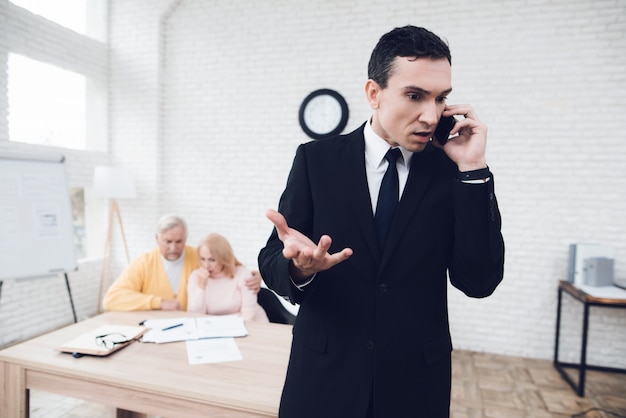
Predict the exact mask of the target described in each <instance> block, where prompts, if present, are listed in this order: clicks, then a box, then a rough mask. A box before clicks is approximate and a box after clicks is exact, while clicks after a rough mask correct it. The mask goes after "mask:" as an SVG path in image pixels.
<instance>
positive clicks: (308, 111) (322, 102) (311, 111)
mask: <svg viewBox="0 0 626 418" xmlns="http://www.w3.org/2000/svg"><path fill="white" fill-rule="evenodd" d="M298 118H299V120H300V126H301V127H302V130H303V131H304V132H305V133H306V134H307V135H308V136H309V137H311V138H313V139H322V138H328V137H331V136H334V135H338V134H340V133H341V131H343V128H345V127H346V124H347V123H348V104H347V103H346V100H345V99H344V98H343V96H342V95H341V94H339V93H338V92H336V91H335V90H331V89H319V90H315V91H314V92H312V93H311V94H309V95H308V96H306V97H305V98H304V100H303V101H302V104H301V105H300V110H299V112H298Z"/></svg>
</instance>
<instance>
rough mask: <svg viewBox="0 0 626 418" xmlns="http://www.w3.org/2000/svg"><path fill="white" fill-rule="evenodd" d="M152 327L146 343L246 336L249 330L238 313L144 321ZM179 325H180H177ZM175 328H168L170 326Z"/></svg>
mask: <svg viewBox="0 0 626 418" xmlns="http://www.w3.org/2000/svg"><path fill="white" fill-rule="evenodd" d="M144 325H145V326H146V327H148V328H150V331H148V332H146V333H145V334H144V336H143V342H146V343H169V342H174V341H187V340H199V339H204V338H222V337H245V336H246V335H248V330H247V329H246V327H245V324H244V321H243V318H241V317H240V316H238V315H216V316H201V317H197V318H193V317H182V318H171V319H155V320H154V319H151V320H147V321H145V322H144ZM176 325H178V326H176ZM173 326H176V327H175V328H171V329H166V328H168V327H173Z"/></svg>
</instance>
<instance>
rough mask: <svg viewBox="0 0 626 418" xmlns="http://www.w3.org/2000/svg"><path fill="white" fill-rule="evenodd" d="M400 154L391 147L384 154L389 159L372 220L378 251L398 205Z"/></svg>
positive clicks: (397, 149) (387, 233)
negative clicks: (398, 162) (376, 236)
mask: <svg viewBox="0 0 626 418" xmlns="http://www.w3.org/2000/svg"><path fill="white" fill-rule="evenodd" d="M401 155H402V153H401V152H400V149H399V148H392V149H390V150H389V151H387V154H385V159H387V161H389V166H388V167H387V171H386V172H385V176H384V177H383V181H382V183H381V184H380V191H379V192H378V203H377V204H376V215H375V216H374V221H375V222H376V228H377V229H378V243H379V248H380V251H381V252H382V251H383V249H384V248H385V241H386V240H387V235H389V229H390V228H391V222H392V221H393V215H394V214H395V212H396V207H397V206H398V196H399V195H400V192H399V187H400V186H399V185H398V169H397V168H396V160H397V159H398V158H399V157H400V156H401Z"/></svg>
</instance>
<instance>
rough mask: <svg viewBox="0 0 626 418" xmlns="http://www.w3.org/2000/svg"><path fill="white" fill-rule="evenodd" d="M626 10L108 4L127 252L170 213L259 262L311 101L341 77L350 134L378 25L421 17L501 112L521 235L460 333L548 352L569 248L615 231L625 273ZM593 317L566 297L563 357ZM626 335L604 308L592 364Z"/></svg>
mask: <svg viewBox="0 0 626 418" xmlns="http://www.w3.org/2000/svg"><path fill="white" fill-rule="evenodd" d="M0 4H1V3H0ZM625 9H626V1H625V0H613V1H601V2H597V1H591V0H585V1H583V0H574V1H565V0H555V1H550V2H546V1H524V2H497V1H488V0H478V1H475V2H471V3H468V2H464V1H461V0H452V1H447V2H442V1H419V2H414V1H408V0H402V1H397V2H387V1H377V0H360V1H358V2H356V1H347V0H337V1H333V2H330V1H277V0H273V1H264V2H259V1H254V0H240V1H237V2H232V1H226V0H214V1H208V0H182V1H165V0H163V1H158V2H154V1H149V0H133V1H121V0H112V2H111V7H110V22H111V28H110V32H109V33H110V56H109V59H110V64H111V73H110V75H109V77H110V81H111V118H110V134H111V138H112V150H113V155H112V158H113V160H115V161H120V162H123V163H125V164H127V165H128V166H130V168H131V169H132V170H133V171H134V173H135V175H136V176H137V179H138V191H139V198H138V199H136V200H134V201H128V202H121V207H122V213H123V214H124V222H125V229H126V235H127V238H128V242H129V245H130V248H131V255H132V256H135V255H138V254H139V253H140V252H142V251H145V250H147V249H149V248H151V247H152V246H153V245H154V241H153V227H154V223H155V221H156V219H157V217H158V216H159V215H161V214H162V213H166V212H178V213H180V214H181V215H183V216H185V217H186V218H187V220H188V221H189V224H190V227H191V235H190V240H189V242H190V244H195V243H196V242H198V241H199V240H200V238H201V237H202V236H203V235H204V234H206V233H208V232H211V231H216V232H221V233H223V234H224V235H226V236H227V237H228V238H229V239H230V240H231V242H232V244H233V246H234V248H235V250H236V252H237V255H238V257H239V258H240V259H241V260H242V261H243V262H244V263H245V264H247V265H248V266H250V267H253V268H254V267H256V256H257V254H258V250H259V249H260V248H261V247H262V246H263V245H264V242H265V240H266V239H267V236H268V234H269V232H270V229H271V224H270V223H269V221H267V220H266V219H265V218H264V216H263V213H264V211H265V209H266V208H268V207H276V205H277V203H278V197H279V194H280V193H281V191H282V189H283V187H284V184H285V181H286V176H287V174H288V171H289V168H290V166H291V161H292V158H293V154H294V151H295V148H296V146H297V145H298V144H299V143H301V142H304V141H306V140H307V138H306V137H305V136H304V134H303V132H302V131H301V130H300V128H299V126H298V120H297V111H298V107H299V105H300V102H301V100H302V99H303V98H304V97H305V96H306V95H307V94H308V93H309V92H310V91H312V90H314V89H317V88H321V87H329V88H333V89H336V90H338V91H339V92H341V93H342V94H343V95H344V97H345V98H346V100H347V102H348V105H349V108H350V112H351V115H350V120H349V123H348V128H347V129H346V130H351V129H354V128H356V127H357V126H359V125H360V124H361V123H362V122H363V121H364V120H365V119H366V118H367V117H368V115H369V109H368V107H367V104H366V102H365V99H364V95H363V84H364V82H365V79H366V66H367V61H368V59H369V53H370V52H371V49H372V48H373V46H374V44H375V43H376V41H377V40H378V38H379V36H380V35H382V34H383V33H384V32H386V31H388V30H390V29H391V28H393V27H395V26H401V25H404V24H408V23H411V24H416V25H422V26H425V27H427V28H429V29H432V30H433V31H434V32H436V33H438V34H439V35H441V36H442V37H445V38H447V39H448V41H449V42H450V46H451V50H452V56H453V86H454V93H453V94H452V95H451V96H450V102H451V103H462V102H469V103H472V104H473V105H474V106H475V107H476V109H477V110H478V113H479V115H480V117H481V119H482V120H483V121H484V122H486V123H487V125H488V126H489V149H488V162H489V165H490V167H491V168H492V170H493V171H494V173H495V177H496V189H497V194H498V198H499V202H500V208H501V211H502V214H503V233H504V236H505V241H506V245H507V255H506V266H505V280H504V282H503V283H502V285H501V286H500V287H499V288H498V289H497V290H496V292H495V293H494V295H493V296H491V297H490V298H486V299H482V300H475V299H469V298H467V297H465V296H464V295H462V294H460V292H458V291H457V290H455V289H451V290H450V297H449V305H450V320H451V328H452V334H453V339H454V345H455V347H457V348H463V349H471V350H478V351H488V352H495V353H502V354H511V355H520V356H528V357H536V358H551V357H552V354H553V353H552V350H553V347H554V328H555V318H556V287H557V282H558V280H559V279H563V278H565V276H566V273H567V270H566V266H567V251H568V245H569V244H570V243H572V242H602V243H609V244H612V245H614V246H615V247H616V249H617V257H616V260H615V273H616V276H617V277H621V278H624V277H625V276H626V242H625V241H624V237H625V236H626V222H625V221H624V218H623V216H621V215H622V214H623V213H625V212H626V196H625V195H626V165H625V164H624V163H623V161H624V159H625V157H626V145H624V142H623V139H622V138H621V137H622V135H621V133H620V132H621V131H622V129H621V128H622V126H621V125H622V123H621V119H622V117H621V116H620V115H623V114H625V113H626V96H625V95H624V94H623V92H624V90H625V87H626V76H625V75H624V74H626V71H625V69H626V68H625V67H626V21H625V19H624V16H625V15H626V13H625V11H626V10H625ZM0 39H2V38H0ZM2 76H3V75H2V73H1V72H0V77H2ZM0 88H1V87H0ZM3 123H4V121H0V128H1V127H2V124H3ZM0 139H2V137H0ZM0 145H1V143H0ZM68 163H70V162H69V161H68ZM117 250H118V251H117V256H118V264H117V265H116V266H115V269H114V272H116V271H119V269H120V268H121V266H122V265H123V261H124V260H123V258H124V256H123V252H120V249H119V248H117ZM96 270H97V269H96ZM7 289H8V288H7V287H6V285H5V287H4V288H3V291H2V292H3V295H2V299H0V318H5V317H6V316H3V315H7V314H6V313H5V312H6V310H4V308H3V306H4V304H5V302H6V298H8V296H7V294H8V293H9V291H8V290H7ZM61 290H64V289H61ZM61 296H62V295H60V296H59V299H60V298H61ZM580 316H581V310H580V306H579V304H577V303H575V302H573V301H572V300H571V299H569V298H567V297H566V298H565V300H564V313H563V321H564V324H563V336H562V340H561V347H562V350H561V357H562V358H564V359H565V360H569V361H576V359H577V355H578V353H579V344H580V340H579V338H580ZM1 326H2V324H0V327H1ZM625 331H626V313H625V312H624V311H623V310H607V309H605V310H600V309H597V308H594V309H592V319H591V331H590V336H591V340H590V344H589V353H588V360H589V361H590V362H591V363H595V364H600V365H608V366H614V367H626V357H624V350H625V347H626V332H625ZM0 343H1V342H0Z"/></svg>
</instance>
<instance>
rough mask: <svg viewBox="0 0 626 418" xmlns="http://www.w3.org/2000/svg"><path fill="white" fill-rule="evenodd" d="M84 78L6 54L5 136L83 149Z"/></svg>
mask: <svg viewBox="0 0 626 418" xmlns="http://www.w3.org/2000/svg"><path fill="white" fill-rule="evenodd" d="M85 87H86V78H85V76H82V75H80V74H76V73H73V72H71V71H67V70H63V69H61V68H59V67H55V66H53V65H49V64H45V63H43V62H40V61H35V60H32V59H30V58H26V57H24V56H22V55H18V54H13V53H10V54H9V65H8V95H9V98H8V101H9V117H8V119H9V139H10V140H11V141H16V142H26V143H29V144H42V145H53V146H58V147H65V148H73V149H85V148H86V146H85V138H86V133H85V123H86V112H85V99H86V96H85Z"/></svg>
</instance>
